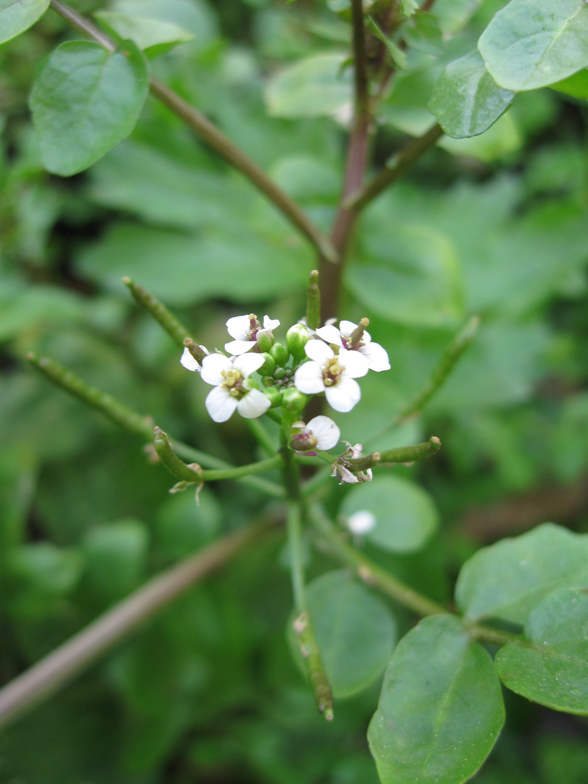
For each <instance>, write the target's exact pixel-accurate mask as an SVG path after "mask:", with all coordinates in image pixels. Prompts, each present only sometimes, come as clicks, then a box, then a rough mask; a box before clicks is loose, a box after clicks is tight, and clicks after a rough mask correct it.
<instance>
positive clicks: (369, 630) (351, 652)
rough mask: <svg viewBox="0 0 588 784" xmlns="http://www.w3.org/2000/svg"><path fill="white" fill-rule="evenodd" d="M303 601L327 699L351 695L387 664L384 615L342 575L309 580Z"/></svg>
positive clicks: (389, 629)
mask: <svg viewBox="0 0 588 784" xmlns="http://www.w3.org/2000/svg"><path fill="white" fill-rule="evenodd" d="M307 601H308V610H309V614H310V617H311V619H312V624H313V627H314V631H315V634H316V638H317V642H318V645H319V648H320V651H321V656H322V659H323V663H324V666H325V670H326V672H327V676H328V678H329V683H330V684H331V688H332V690H333V695H334V696H335V697H348V696H350V695H351V694H355V693H356V692H358V691H360V690H361V689H363V688H365V687H366V686H368V685H369V684H370V683H371V682H372V681H373V680H374V679H375V678H377V676H378V675H379V674H380V673H381V672H382V671H383V670H384V668H385V667H386V665H387V664H388V662H389V661H390V656H391V655H392V650H393V648H394V643H395V642H396V625H395V623H394V619H393V618H392V616H391V614H390V611H389V610H388V608H387V607H386V605H385V604H384V603H383V602H382V601H381V599H379V598H378V597H377V596H374V595H373V594H372V593H371V592H370V591H368V590H367V589H366V588H364V587H363V586H362V585H359V584H358V583H357V582H356V581H355V580H354V579H353V578H352V576H351V575H350V574H349V573H347V572H346V571H338V572H328V573H327V574H324V575H322V577H319V578H317V579H316V580H313V582H312V583H310V584H309V586H308V589H307Z"/></svg>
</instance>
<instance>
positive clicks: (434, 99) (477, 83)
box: [429, 52, 515, 139]
mask: <svg viewBox="0 0 588 784" xmlns="http://www.w3.org/2000/svg"><path fill="white" fill-rule="evenodd" d="M514 97H515V93H513V92H510V90H503V89H502V88H501V87H499V86H498V85H497V84H496V82H495V81H494V79H493V78H492V77H491V76H490V74H489V73H488V71H487V70H486V66H485V65H484V61H483V60H482V58H481V57H480V55H479V54H478V52H471V53H470V54H467V55H466V56H465V57H460V58H459V60H454V61H453V62H452V63H449V65H447V66H446V67H445V69H444V71H443V73H442V74H441V77H440V78H439V81H438V82H437V84H436V85H435V89H434V90H433V95H432V96H431V100H430V101H429V109H430V111H432V112H433V114H434V115H435V117H436V118H437V120H438V121H439V124H440V125H441V127H442V128H443V130H444V131H445V133H446V134H448V135H449V136H452V137H453V138H454V139H466V138H469V137H470V136H479V134H481V133H484V131H487V130H488V128H490V126H491V125H494V123H495V122H496V120H498V118H499V117H501V116H502V115H503V114H504V112H505V111H506V110H507V109H508V107H509V106H510V105H511V103H512V102H513V100H514Z"/></svg>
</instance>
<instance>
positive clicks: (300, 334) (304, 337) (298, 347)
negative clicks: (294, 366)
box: [286, 324, 310, 363]
mask: <svg viewBox="0 0 588 784" xmlns="http://www.w3.org/2000/svg"><path fill="white" fill-rule="evenodd" d="M309 340H310V332H309V331H308V329H307V327H306V326H305V325H304V324H294V326H293V327H290V329H289V330H288V332H287V333H286V344H287V346H288V350H289V352H290V353H291V354H292V356H293V357H294V359H295V361H296V362H297V363H298V362H302V360H303V359H306V354H305V352H304V346H306V344H307V343H308V341H309Z"/></svg>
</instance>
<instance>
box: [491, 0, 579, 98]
mask: <svg viewBox="0 0 588 784" xmlns="http://www.w3.org/2000/svg"><path fill="white" fill-rule="evenodd" d="M478 49H479V50H480V54H481V55H482V57H483V58H484V61H485V62H486V67H487V68H488V70H489V71H490V73H491V74H492V76H493V77H494V79H495V80H496V82H497V83H498V84H499V85H500V86H501V87H504V88H505V89H507V90H514V91H515V92H521V91H523V90H536V89H538V88H539V87H547V86H549V85H550V84H554V83H555V82H559V81H561V80H562V79H565V78H567V77H568V76H571V75H572V74H573V73H575V72H576V71H579V70H580V68H584V67H585V66H587V65H588V6H587V5H586V3H585V2H584V0H557V2H553V0H512V2H510V3H509V4H508V5H507V6H506V8H503V9H502V11H499V12H498V13H497V14H496V16H495V17H494V19H493V20H492V21H491V22H490V24H489V25H488V27H487V28H486V30H485V31H484V33H483V34H482V36H481V38H480V40H479V42H478Z"/></svg>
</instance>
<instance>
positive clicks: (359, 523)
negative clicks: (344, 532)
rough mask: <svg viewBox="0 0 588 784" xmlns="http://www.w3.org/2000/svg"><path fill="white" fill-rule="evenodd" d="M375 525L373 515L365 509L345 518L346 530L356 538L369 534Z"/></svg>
mask: <svg viewBox="0 0 588 784" xmlns="http://www.w3.org/2000/svg"><path fill="white" fill-rule="evenodd" d="M376 523H377V520H376V517H375V515H374V514H373V513H372V512H370V511H368V510H367V509H361V510H360V511H359V512H355V514H352V515H350V516H349V517H348V518H347V528H349V530H350V531H351V533H352V534H355V535H356V536H363V535H364V534H367V533H369V532H370V531H371V530H372V528H374V527H375V525H376Z"/></svg>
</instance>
